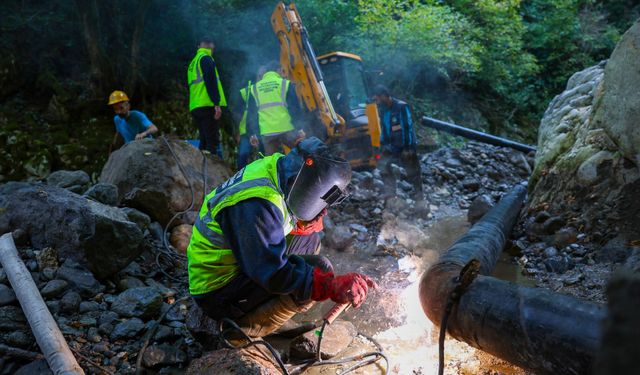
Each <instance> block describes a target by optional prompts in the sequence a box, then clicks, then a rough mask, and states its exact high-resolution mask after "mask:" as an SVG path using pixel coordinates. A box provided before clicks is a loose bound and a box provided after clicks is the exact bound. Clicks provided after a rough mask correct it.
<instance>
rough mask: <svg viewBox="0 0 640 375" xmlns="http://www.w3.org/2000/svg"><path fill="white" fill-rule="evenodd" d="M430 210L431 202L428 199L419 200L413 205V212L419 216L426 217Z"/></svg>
mask: <svg viewBox="0 0 640 375" xmlns="http://www.w3.org/2000/svg"><path fill="white" fill-rule="evenodd" d="M430 212H431V208H430V204H429V202H428V201H426V200H419V201H417V202H416V203H415V204H414V205H413V213H414V214H415V215H416V216H417V217H419V218H422V219H426V218H427V215H429V213H430Z"/></svg>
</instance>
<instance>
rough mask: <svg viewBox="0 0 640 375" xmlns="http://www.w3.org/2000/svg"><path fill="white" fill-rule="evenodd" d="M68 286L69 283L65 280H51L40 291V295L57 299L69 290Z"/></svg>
mask: <svg viewBox="0 0 640 375" xmlns="http://www.w3.org/2000/svg"><path fill="white" fill-rule="evenodd" d="M68 286H69V283H68V282H66V281H65V280H51V281H49V282H47V283H46V284H45V286H44V287H43V288H42V289H40V294H41V295H42V297H44V298H55V297H57V296H59V295H61V294H62V293H63V292H64V291H65V290H67V287H68Z"/></svg>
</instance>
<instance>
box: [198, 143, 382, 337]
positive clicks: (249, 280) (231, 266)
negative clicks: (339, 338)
mask: <svg viewBox="0 0 640 375" xmlns="http://www.w3.org/2000/svg"><path fill="white" fill-rule="evenodd" d="M350 179H351V168H350V166H349V163H348V162H347V161H345V160H342V159H338V158H336V157H334V156H333V155H332V154H331V153H330V152H329V151H328V149H327V147H326V146H325V145H324V144H323V143H322V142H321V141H320V140H318V139H317V138H309V139H306V140H303V141H301V142H300V143H299V144H298V145H297V146H296V147H295V148H294V149H293V150H292V151H291V152H289V154H287V155H286V156H285V155H283V154H280V153H275V154H273V155H271V156H267V157H264V158H262V159H259V160H256V161H254V162H253V163H251V164H248V165H247V166H246V167H245V168H243V169H241V170H240V171H238V172H237V173H236V174H235V175H234V176H233V177H231V178H230V179H229V180H228V181H226V182H225V183H223V184H222V185H220V186H218V187H217V188H216V189H215V190H213V191H212V192H211V193H209V194H208V195H207V196H206V197H205V202H204V204H203V205H202V208H201V210H200V213H199V217H198V219H197V220H196V223H195V225H194V227H193V235H192V237H191V242H190V244H189V248H188V250H187V257H188V264H189V268H188V269H189V292H190V293H191V295H192V296H193V298H194V300H195V301H196V303H197V304H198V305H199V306H200V307H201V308H202V309H203V311H204V312H205V313H206V314H207V315H209V316H210V317H211V318H213V319H216V320H219V319H221V318H225V317H226V318H230V319H233V320H235V321H236V322H237V323H238V325H239V326H240V327H241V328H242V329H243V331H244V332H245V333H246V334H247V335H249V336H251V337H259V336H265V335H267V334H269V333H271V332H273V331H275V330H276V329H278V328H279V327H280V326H282V324H284V323H285V322H286V321H287V320H289V319H290V318H291V317H292V316H293V315H295V314H296V313H298V312H302V311H305V310H306V309H308V308H309V307H310V306H311V305H312V304H313V301H322V300H326V299H331V300H333V301H335V302H337V303H351V304H353V305H354V306H355V307H357V306H359V305H360V304H362V303H363V302H364V300H365V298H366V295H367V291H368V289H369V288H375V287H376V284H375V283H374V282H373V281H372V280H371V279H369V278H368V277H367V276H365V275H362V274H358V273H348V274H345V275H340V276H335V275H334V274H333V268H332V265H331V263H330V262H329V260H328V259H327V258H326V257H323V256H320V255H317V254H316V253H317V247H314V245H312V244H311V243H308V244H309V246H306V245H301V246H297V247H293V246H291V247H290V246H288V245H287V242H286V238H285V236H286V235H287V234H288V233H289V232H290V231H292V229H294V228H296V230H297V231H298V232H307V233H309V232H313V231H315V230H317V228H318V227H320V228H321V226H319V225H318V221H321V220H322V214H323V212H324V210H325V208H326V207H327V206H330V205H332V204H336V203H339V202H340V201H341V200H342V199H343V198H344V195H345V189H346V186H347V185H348V183H349V181H350Z"/></svg>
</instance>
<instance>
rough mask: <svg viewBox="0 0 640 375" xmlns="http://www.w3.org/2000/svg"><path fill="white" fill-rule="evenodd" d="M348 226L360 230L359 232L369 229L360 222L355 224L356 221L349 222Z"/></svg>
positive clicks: (365, 231)
mask: <svg viewBox="0 0 640 375" xmlns="http://www.w3.org/2000/svg"><path fill="white" fill-rule="evenodd" d="M349 228H351V229H353V230H355V231H356V232H360V233H367V232H368V231H369V230H368V229H367V227H365V226H364V225H362V224H357V223H352V224H349Z"/></svg>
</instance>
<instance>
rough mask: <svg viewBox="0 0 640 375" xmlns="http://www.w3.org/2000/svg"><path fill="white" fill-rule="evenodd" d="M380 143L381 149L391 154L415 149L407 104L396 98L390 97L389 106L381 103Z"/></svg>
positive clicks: (414, 137)
mask: <svg viewBox="0 0 640 375" xmlns="http://www.w3.org/2000/svg"><path fill="white" fill-rule="evenodd" d="M378 108H379V113H380V126H381V132H380V144H381V146H382V149H383V150H384V151H386V152H390V153H392V154H400V153H401V152H402V151H405V150H415V146H416V135H415V132H414V130H413V123H412V122H411V110H410V109H409V105H408V104H407V103H405V102H403V101H401V100H398V99H396V98H391V106H390V107H386V106H384V105H381V106H379V107H378Z"/></svg>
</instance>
